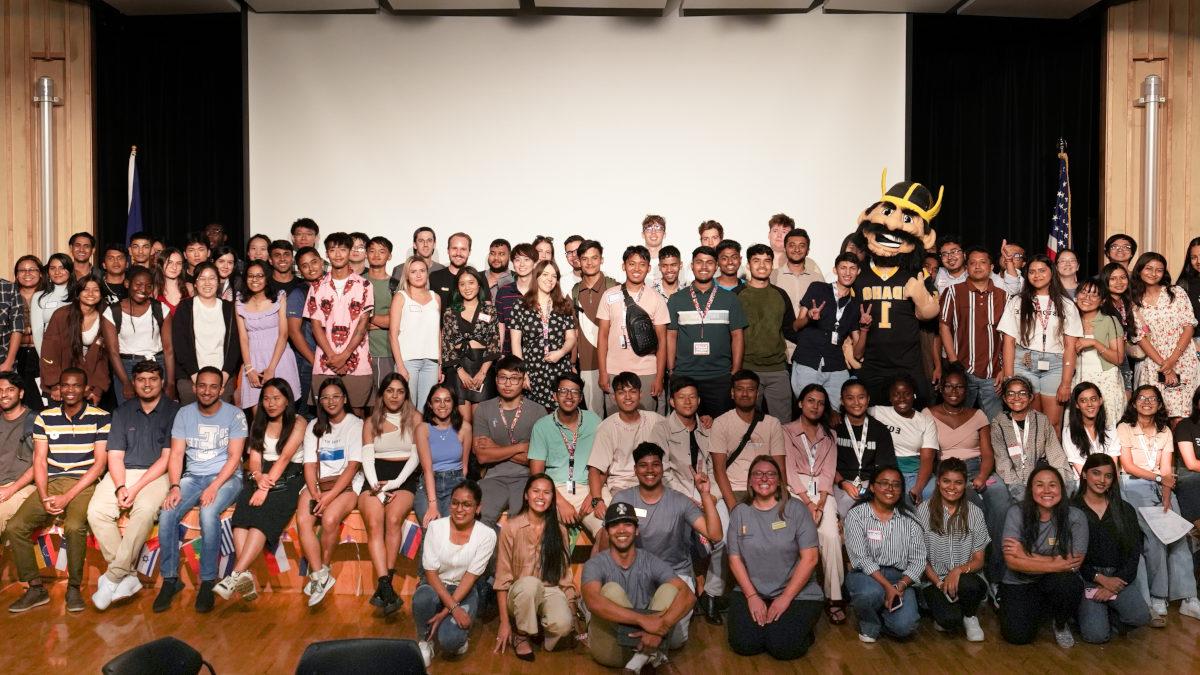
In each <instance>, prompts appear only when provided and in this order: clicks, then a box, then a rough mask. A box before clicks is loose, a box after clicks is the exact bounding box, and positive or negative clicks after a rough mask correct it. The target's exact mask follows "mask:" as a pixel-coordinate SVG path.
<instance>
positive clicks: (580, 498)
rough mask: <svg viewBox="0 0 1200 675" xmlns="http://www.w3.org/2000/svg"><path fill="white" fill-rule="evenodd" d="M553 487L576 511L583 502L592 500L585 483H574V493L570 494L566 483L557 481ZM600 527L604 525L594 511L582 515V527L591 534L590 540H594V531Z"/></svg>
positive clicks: (597, 530) (581, 506)
mask: <svg viewBox="0 0 1200 675" xmlns="http://www.w3.org/2000/svg"><path fill="white" fill-rule="evenodd" d="M555 487H557V488H558V494H559V496H561V497H562V498H563V499H564V500H566V501H567V502H568V503H569V504H570V505H571V506H574V507H575V510H576V511H578V510H579V509H581V508H583V505H584V504H587V503H588V502H590V501H592V494H591V493H590V492H588V486H586V485H579V484H578V483H576V484H575V494H571V492H570V491H569V490H568V489H567V484H566V483H559V484H558V485H556V486H555ZM605 503H606V504H607V503H608V502H607V501H606V502H605ZM602 515H603V514H602ZM602 527H604V521H603V520H601V519H600V518H597V517H596V515H595V514H594V513H589V514H588V515H586V516H584V517H583V528H584V529H585V530H587V531H588V534H590V535H592V541H595V540H596V533H597V532H599V531H600V528H602Z"/></svg>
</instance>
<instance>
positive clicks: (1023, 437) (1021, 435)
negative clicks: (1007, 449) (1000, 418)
mask: <svg viewBox="0 0 1200 675" xmlns="http://www.w3.org/2000/svg"><path fill="white" fill-rule="evenodd" d="M1008 419H1009V421H1010V422H1012V425H1013V436H1015V437H1016V438H1017V440H1018V441H1020V442H1021V473H1024V472H1025V458H1026V457H1028V456H1029V453H1028V452H1026V451H1025V443H1026V441H1028V439H1029V427H1031V426H1033V424H1032V423H1031V422H1030V419H1031V418H1030V417H1029V416H1028V415H1027V416H1026V417H1025V428H1024V429H1021V428H1020V427H1019V426H1018V425H1017V421H1016V420H1014V419H1013V418H1012V417H1009V418H1008ZM1009 459H1010V460H1011V459H1012V457H1011V456H1010V457H1009Z"/></svg>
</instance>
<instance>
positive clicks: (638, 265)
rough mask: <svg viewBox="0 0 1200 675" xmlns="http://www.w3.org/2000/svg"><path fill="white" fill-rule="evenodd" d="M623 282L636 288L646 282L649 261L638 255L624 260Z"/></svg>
mask: <svg viewBox="0 0 1200 675" xmlns="http://www.w3.org/2000/svg"><path fill="white" fill-rule="evenodd" d="M622 266H623V267H624V268H625V280H626V281H628V282H629V283H631V284H633V285H635V286H637V285H640V284H641V283H642V282H643V281H645V280H646V273H647V272H649V271H650V261H648V260H646V259H645V258H643V257H642V256H640V255H631V256H629V257H628V258H626V259H625V263H624V265H622Z"/></svg>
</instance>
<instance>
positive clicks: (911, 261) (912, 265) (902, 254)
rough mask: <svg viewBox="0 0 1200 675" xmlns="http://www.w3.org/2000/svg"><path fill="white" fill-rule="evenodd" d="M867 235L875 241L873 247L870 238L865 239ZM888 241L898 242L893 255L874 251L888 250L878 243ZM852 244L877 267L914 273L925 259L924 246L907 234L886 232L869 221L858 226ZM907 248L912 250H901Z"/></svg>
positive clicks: (883, 228) (893, 231)
mask: <svg viewBox="0 0 1200 675" xmlns="http://www.w3.org/2000/svg"><path fill="white" fill-rule="evenodd" d="M868 234H870V235H871V237H870V238H873V239H875V241H876V242H877V243H876V245H875V246H874V247H872V246H871V245H870V243H869V241H870V238H868V237H867V235H868ZM880 235H882V238H880ZM889 240H890V242H895V241H899V242H900V245H899V246H898V247H897V248H896V252H895V253H892V254H890V255H885V254H881V253H879V252H878V251H877V250H875V249H879V248H888V247H885V246H882V245H881V244H879V243H878V242H881V241H889ZM854 243H855V245H857V246H858V247H859V249H861V250H863V251H865V252H866V254H867V261H869V262H873V263H875V264H876V265H878V266H879V267H899V268H901V269H905V270H910V271H914V272H915V271H917V270H919V269H921V263H922V261H923V260H924V258H925V245H924V244H922V243H921V241H920V240H919V239H917V238H916V237H914V236H912V235H910V234H908V233H907V232H901V231H895V230H888V229H887V228H886V227H884V226H883V225H880V224H879V223H873V222H871V221H866V222H864V223H863V224H862V225H860V226H859V228H858V232H857V233H855V236H854ZM906 245H907V246H906ZM908 246H911V247H912V248H911V249H909V250H907V251H904V250H902V249H906V248H908Z"/></svg>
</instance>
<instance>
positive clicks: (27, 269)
mask: <svg viewBox="0 0 1200 675" xmlns="http://www.w3.org/2000/svg"><path fill="white" fill-rule="evenodd" d="M39 272H41V270H39V269H38V268H36V267H24V268H21V269H19V270H17V274H37V273H39Z"/></svg>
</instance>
